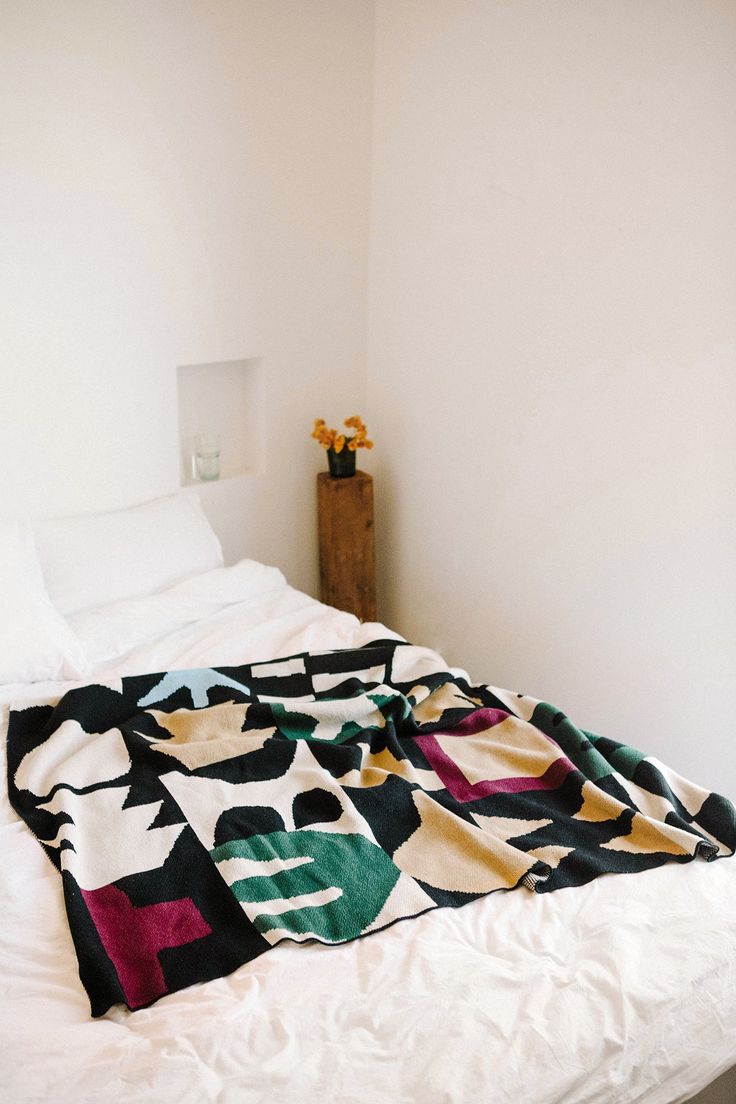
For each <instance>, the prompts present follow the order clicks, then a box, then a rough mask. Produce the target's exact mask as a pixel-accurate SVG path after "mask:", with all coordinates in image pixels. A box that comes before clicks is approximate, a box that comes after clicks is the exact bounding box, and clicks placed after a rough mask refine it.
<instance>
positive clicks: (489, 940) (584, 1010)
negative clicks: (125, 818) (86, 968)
mask: <svg viewBox="0 0 736 1104" xmlns="http://www.w3.org/2000/svg"><path fill="white" fill-rule="evenodd" d="M377 635H381V636H386V635H388V634H387V633H386V630H385V629H383V628H382V627H379V628H378V629H377V627H376V626H367V627H365V626H361V625H359V624H358V622H357V621H355V619H354V618H351V617H349V615H346V614H338V613H336V612H335V611H330V610H328V609H326V608H325V607H321V606H319V605H318V604H316V603H313V602H311V600H309V599H307V598H306V597H305V596H303V595H298V594H297V593H296V592H290V591H289V590H288V588H286V589H285V590H284V591H283V592H278V593H274V594H271V595H270V596H269V597H268V599H265V600H264V602H263V603H262V605H261V607H260V608H256V605H252V604H249V605H247V606H246V607H245V608H242V609H239V607H238V605H237V604H236V605H233V606H232V607H229V608H228V609H227V610H223V611H220V612H219V613H218V614H217V615H215V616H213V617H212V618H208V619H207V621H206V622H204V623H201V624H199V625H197V626H188V627H186V628H185V629H182V630H178V631H176V632H175V633H174V634H172V635H171V636H170V637H169V638H161V639H159V640H157V641H154V642H151V643H149V644H144V645H141V646H139V647H138V648H136V649H135V650H134V652H132V653H130V654H129V655H127V656H125V657H124V658H123V659H122V660H116V661H115V664H116V666H115V665H111V666H109V667H107V668H106V669H101V670H100V671H98V672H95V674H96V676H97V677H110V676H111V675H114V674H115V673H116V672H117V673H133V672H134V671H144V670H148V671H157V670H162V669H165V668H167V667H189V666H198V665H203V664H207V663H212V662H215V660H217V661H218V662H230V663H237V662H246V661H249V660H255V659H257V658H259V657H261V656H263V655H266V654H270V655H279V654H280V655H290V654H293V653H294V652H297V651H301V650H307V649H309V648H320V647H321V648H329V647H354V646H357V645H361V644H364V643H366V642H367V641H369V640H370V639H372V638H375V637H376V636H377ZM67 688H68V684H65V685H58V684H56V685H49V686H38V687H33V688H29V689H28V691H27V692H26V693H25V695H24V694H22V693H21V695H20V699H21V700H28V698H29V697H32V696H35V698H36V700H39V699H40V700H44V699H46V698H48V697H49V696H50V695H52V694H56V695H60V694H61V693H62V692H63V691H64V690H66V689H67ZM16 696H18V695H17V693H16ZM6 700H7V698H6ZM0 841H1V842H2V847H3V855H4V862H3V874H4V906H5V907H4V918H3V919H4V922H3V924H2V925H0V961H2V967H3V968H2V971H0V996H2V998H3V999H2V1000H0V1022H1V1024H2V1038H3V1042H4V1046H3V1048H2V1058H0V1075H1V1076H2V1085H3V1090H2V1097H3V1098H4V1099H7V1100H8V1101H11V1100H12V1101H14V1102H18V1104H26V1102H28V1104H30V1102H32V1101H33V1102H35V1101H39V1102H41V1101H43V1102H45V1101H47V1100H50V1099H53V1100H56V1101H59V1102H61V1104H67V1102H69V1104H71V1102H75V1104H77V1102H82V1104H87V1102H89V1104H92V1102H95V1101H99V1100H101V1099H104V1100H111V1101H120V1102H123V1101H125V1102H132V1104H138V1102H140V1104H143V1102H145V1104H150V1101H153V1100H155V1101H156V1102H161V1104H167V1102H168V1101H172V1102H173V1101H185V1102H191V1104H201V1102H203V1101H206V1102H209V1101H212V1102H223V1104H230V1102H232V1104H236V1102H237V1104H240V1102H245V1104H251V1102H252V1104H256V1102H259V1104H260V1102H261V1101H263V1102H264V1104H265V1102H266V1101H269V1102H270V1101H272V1100H274V1099H278V1100H279V1101H283V1102H285V1104H292V1102H294V1104H296V1102H297V1101H298V1102H299V1104H304V1102H307V1104H311V1102H314V1104H318V1102H319V1104H329V1102H333V1101H334V1102H335V1104H338V1102H340V1104H342V1102H344V1101H350V1102H356V1104H363V1102H365V1104H384V1102H385V1104H389V1102H391V1104H394V1102H398V1104H403V1102H405V1104H414V1102H416V1101H419V1100H421V1101H422V1102H425V1101H426V1102H427V1104H448V1102H455V1101H457V1102H458V1104H461V1102H462V1104H465V1102H467V1101H468V1100H489V1101H494V1102H496V1101H498V1102H499V1104H507V1102H509V1104H510V1102H512V1101H513V1102H514V1104H518V1102H519V1101H523V1102H524V1104H554V1102H560V1104H561V1102H565V1104H600V1102H602V1101H616V1102H617V1104H619V1102H620V1104H633V1102H634V1101H642V1102H646V1104H668V1102H674V1101H680V1100H685V1099H687V1098H688V1097H689V1096H692V1095H693V1094H694V1093H695V1092H696V1091H698V1090H699V1089H700V1088H701V1087H703V1086H704V1085H705V1084H706V1083H707V1082H709V1081H710V1080H712V1079H713V1078H714V1077H715V1076H717V1075H718V1074H719V1073H720V1072H721V1071H722V1070H723V1069H725V1068H727V1067H728V1066H729V1065H731V1064H733V1063H734V1061H736V866H735V864H733V863H732V862H729V861H724V862H718V863H715V864H693V865H691V867H690V868H689V869H688V871H687V876H686V877H683V871H682V870H680V869H678V868H676V867H662V868H660V869H657V870H651V871H647V872H645V873H641V874H637V875H636V876H635V877H633V878H631V879H626V881H627V883H629V884H630V885H631V887H632V892H631V893H630V894H627V895H626V898H625V900H624V899H622V896H621V893H620V882H621V880H622V879H618V878H615V877H602V878H599V879H597V880H596V881H595V882H592V883H590V884H589V885H585V886H582V887H578V888H575V889H565V890H562V891H561V892H559V893H557V894H549V895H538V894H530V893H523V894H522V893H497V894H493V895H491V896H489V897H485V898H482V899H480V900H477V901H475V902H472V903H470V904H468V905H467V906H465V907H464V908H462V909H458V910H451V909H438V910H436V911H434V912H432V913H429V914H427V915H425V916H422V917H419V918H418V919H416V920H415V921H413V922H412V923H411V924H410V925H407V924H397V925H395V926H394V927H392V928H389V929H388V930H386V931H385V932H383V933H382V934H381V936H380V938H375V939H373V938H372V939H364V940H358V941H356V942H353V943H350V944H346V945H344V946H339V947H322V946H319V945H309V946H305V947H294V946H290V945H288V944H282V945H280V946H278V947H276V948H275V949H274V950H273V951H271V952H270V953H269V954H268V955H265V956H262V957H261V958H259V959H257V960H256V961H255V962H254V963H252V964H250V965H249V966H246V967H243V968H242V969H240V970H237V971H236V972H235V973H233V974H231V975H230V976H229V977H227V978H223V979H219V980H215V981H211V982H208V983H206V984H203V985H198V986H195V987H192V988H189V989H187V990H184V991H182V992H179V993H175V994H173V995H171V996H170V997H167V998H166V1000H165V1001H162V1002H159V1003H158V1004H157V1005H155V1006H153V1007H152V1008H150V1009H144V1010H142V1011H140V1012H137V1013H135V1015H131V1014H130V1013H128V1012H126V1011H124V1010H122V1009H121V1008H120V1007H118V1008H116V1009H115V1010H113V1011H112V1012H111V1013H110V1014H108V1016H107V1017H105V1018H104V1019H101V1020H97V1021H90V1019H89V1009H88V1004H87V1001H86V997H85V995H84V993H83V991H82V990H81V988H80V986H79V979H78V975H77V968H76V961H75V956H74V951H73V947H72V944H71V941H70V938H69V934H68V929H67V928H66V921H65V918H64V910H63V901H62V898H61V893H60V889H59V884H58V875H57V874H56V872H55V871H54V870H53V868H52V867H51V865H50V864H49V862H48V860H47V859H46V857H45V856H44V854H43V853H42V851H41V849H40V848H39V846H38V843H37V842H36V841H35V840H34V839H33V838H32V836H31V835H30V833H29V832H28V830H27V828H26V827H25V825H23V824H22V823H21V822H20V821H19V820H18V819H17V817H16V816H15V814H14V813H13V812H12V810H11V809H10V807H9V805H8V802H7V796H6V795H5V794H3V797H2V803H1V805H0Z"/></svg>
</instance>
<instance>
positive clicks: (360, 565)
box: [317, 471, 376, 621]
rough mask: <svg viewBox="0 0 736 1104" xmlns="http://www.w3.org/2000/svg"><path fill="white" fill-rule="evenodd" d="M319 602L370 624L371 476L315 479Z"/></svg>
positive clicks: (373, 599) (372, 583) (373, 556)
mask: <svg viewBox="0 0 736 1104" xmlns="http://www.w3.org/2000/svg"><path fill="white" fill-rule="evenodd" d="M317 519H318V525H319V577H320V599H321V601H323V602H324V603H325V604H326V605H328V606H337V608H338V609H343V610H347V611H348V612H349V613H354V614H355V616H356V617H359V618H360V620H361V621H375V620H376V551H375V538H374V530H373V478H372V476H370V475H368V474H367V473H366V472H362V471H356V473H355V475H353V476H349V477H348V478H346V479H334V478H333V477H332V476H331V475H330V474H329V473H328V472H320V473H319V475H318V476H317Z"/></svg>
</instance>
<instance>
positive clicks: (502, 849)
mask: <svg viewBox="0 0 736 1104" xmlns="http://www.w3.org/2000/svg"><path fill="white" fill-rule="evenodd" d="M8 771H9V792H10V797H11V801H12V803H13V805H14V807H15V808H16V810H17V811H18V813H19V814H20V815H21V816H22V817H23V818H24V820H25V821H26V822H27V823H28V825H29V826H30V828H31V829H32V830H33V832H34V833H35V835H36V836H37V837H38V839H39V840H40V842H41V843H42V844H43V846H44V848H45V850H46V852H47V854H48V856H49V857H50V859H51V860H52V862H53V863H54V865H55V866H56V867H57V869H58V870H59V872H60V874H61V877H62V880H63V888H64V897H65V903H66V909H67V913H68V918H69V924H70V927H71V933H72V937H73V939H74V944H75V947H76V951H77V956H78V958H79V969H80V977H81V980H82V983H83V985H84V986H85V988H86V990H87V992H88V994H89V998H90V1003H91V1008H92V1014H93V1015H95V1016H97V1015H101V1014H103V1013H104V1012H105V1011H106V1010H107V1009H108V1008H109V1007H110V1006H111V1005H112V1004H115V1003H118V1002H124V1003H125V1004H127V1006H128V1008H130V1009H137V1008H142V1007H144V1006H145V1005H148V1004H150V1003H151V1002H153V1001H155V1000H157V999H158V998H159V997H161V996H162V995H163V994H165V993H170V992H173V991H175V990H177V989H181V988H183V987H184V986H187V985H191V984H193V983H194V982H198V981H205V980H208V979H210V978H214V977H220V976H224V975H225V974H227V973H229V972H231V971H232V970H234V969H235V968H237V967H238V966H240V965H241V964H242V963H244V962H247V961H249V960H251V959H253V958H255V957H256V956H258V955H260V954H262V953H263V952H264V951H267V950H268V949H269V948H270V947H272V946H273V945H274V944H276V943H278V942H279V941H281V940H283V939H290V940H294V941H296V942H302V941H305V940H319V941H321V942H324V943H341V942H344V941H346V940H351V939H355V938H357V937H358V936H362V935H366V934H367V933H369V932H374V931H377V930H378V929H380V928H383V927H385V926H386V925H388V924H392V923H393V922H394V921H396V920H399V919H403V918H406V917H411V916H417V915H419V914H420V913H423V912H426V911H427V910H428V909H434V908H437V907H438V906H447V905H450V906H458V905H461V904H463V903H465V902H467V901H471V900H473V899H474V898H477V897H480V896H482V895H484V894H487V893H491V892H493V891H494V890H499V889H512V888H514V887H517V886H525V887H526V888H527V889H530V890H535V891H536V892H538V893H539V892H548V891H550V890H555V889H560V888H562V887H565V886H574V885H581V884H583V883H585V882H588V881H590V880H591V879H593V878H595V877H597V876H598V875H600V874H605V873H612V872H622V871H638V870H644V869H647V868H649V867H653V866H658V865H660V864H662V863H664V862H687V861H689V860H691V859H692V858H694V857H695V856H696V855H700V856H702V857H704V858H706V859H713V858H716V857H717V856H719V855H726V854H731V853H733V851H734V848H735V847H736V814H735V812H734V808H733V806H732V805H731V804H730V803H729V802H728V801H726V800H725V799H724V798H722V797H719V796H717V795H716V794H711V793H707V792H706V791H704V790H701V789H699V788H698V787H696V786H694V785H692V784H691V783H689V782H685V781H684V780H682V779H680V778H679V777H678V776H676V775H674V774H672V772H670V771H668V770H667V768H666V767H664V766H662V765H661V764H658V763H656V762H655V761H654V760H651V759H647V758H646V757H645V756H643V755H642V754H641V753H640V752H638V751H635V750H634V749H633V748H631V747H627V746H625V745H622V744H619V743H615V742H614V741H612V740H608V739H604V738H602V737H598V736H594V735H593V734H591V733H588V732H583V731H581V730H580V729H578V728H576V727H575V726H574V725H573V724H572V723H571V722H570V721H569V720H568V718H567V717H566V716H565V715H564V714H562V713H560V712H558V711H557V710H556V709H554V708H552V707H551V706H550V705H547V704H545V703H540V702H537V701H534V700H532V699H530V698H527V697H524V696H521V695H515V694H511V693H509V692H508V691H504V690H499V689H495V688H491V687H488V686H473V685H470V684H469V683H468V681H467V679H466V678H465V677H463V676H462V675H461V674H459V673H457V672H454V673H453V672H451V671H448V670H443V669H442V666H441V661H440V660H439V657H438V656H437V655H436V654H435V653H433V652H429V651H426V650H424V649H420V648H415V647H413V646H412V645H409V644H404V643H397V642H395V641H390V642H377V643H374V644H371V645H368V646H366V647H364V648H360V649H356V650H350V651H333V652H327V653H321V654H304V655H299V656H294V657H292V658H290V659H281V660H275V661H272V662H267V663H256V664H250V665H247V666H242V667H220V668H217V669H208V670H193V671H172V672H169V673H166V674H156V675H142V676H136V677H130V678H123V679H120V680H118V681H117V682H115V683H108V684H105V685H95V686H87V687H84V688H82V689H76V690H72V691H70V692H69V693H67V694H66V695H65V696H64V697H63V698H62V699H61V701H59V703H58V704H57V705H56V706H53V705H44V706H35V707H30V708H27V709H23V710H18V711H15V712H13V713H12V714H11V718H10V725H9V732H8Z"/></svg>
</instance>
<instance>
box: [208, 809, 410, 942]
mask: <svg viewBox="0 0 736 1104" xmlns="http://www.w3.org/2000/svg"><path fill="white" fill-rule="evenodd" d="M211 855H212V858H213V859H214V861H215V862H216V863H221V862H223V861H225V860H227V859H246V860H250V861H251V862H256V863H269V864H271V863H273V861H274V860H281V861H284V862H290V863H293V862H294V860H302V861H301V862H299V863H298V865H290V866H288V867H287V868H286V869H281V870H277V871H275V872H273V873H268V872H265V873H263V874H252V875H250V876H249V877H246V878H239V879H238V880H236V881H234V882H233V883H232V884H231V885H230V889H231V890H232V892H233V893H234V894H235V896H236V897H237V899H238V900H239V901H240V902H241V903H244V904H255V905H257V904H259V903H266V902H278V903H279V905H280V906H283V905H286V904H287V903H288V901H289V900H290V899H291V898H305V897H308V896H310V895H316V894H320V895H322V896H323V897H324V898H326V899H325V900H324V901H323V902H322V903H310V902H309V901H308V900H307V901H305V900H302V901H300V902H299V903H295V905H294V907H293V908H287V909H285V910H284V911H279V912H278V913H271V912H268V911H267V910H264V911H263V912H258V911H257V910H254V909H251V908H248V909H246V912H247V913H248V915H249V917H250V919H252V921H253V923H254V924H255V926H256V928H257V929H258V930H259V931H260V932H265V931H269V930H272V929H274V928H284V929H285V930H286V931H290V932H294V933H295V934H300V935H304V934H312V935H314V936H316V938H317V939H323V940H325V942H328V943H341V942H343V941H344V940H348V939H355V938H356V937H357V936H359V935H361V934H362V933H363V932H364V931H365V930H366V928H367V927H368V926H369V925H370V924H372V923H373V921H374V920H375V919H376V917H377V916H378V914H379V913H380V911H381V909H382V908H383V906H384V905H385V903H386V900H387V899H388V896H389V894H390V893H391V891H392V889H393V888H394V886H395V885H396V882H397V881H398V879H399V873H400V872H399V870H398V868H397V867H396V866H395V865H394V863H393V862H392V860H391V859H390V858H389V856H388V855H387V854H386V852H385V851H384V850H383V849H382V848H381V847H378V846H377V845H376V844H375V843H372V842H371V841H370V840H369V839H366V837H365V836H362V835H360V834H358V833H347V834H343V833H338V832H316V831H314V830H310V829H301V830H300V831H297V832H270V833H268V834H267V835H261V836H251V837H249V838H248V839H238V840H229V841H228V842H227V843H223V844H221V845H220V846H219V847H216V848H215V849H214V851H212V852H211Z"/></svg>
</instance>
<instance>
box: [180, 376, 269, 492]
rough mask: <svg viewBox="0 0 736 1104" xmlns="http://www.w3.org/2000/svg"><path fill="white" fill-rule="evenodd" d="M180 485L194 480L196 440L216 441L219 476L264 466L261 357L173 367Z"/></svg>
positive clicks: (196, 479)
mask: <svg viewBox="0 0 736 1104" xmlns="http://www.w3.org/2000/svg"><path fill="white" fill-rule="evenodd" d="M176 372H177V385H178V394H179V447H180V448H179V450H180V455H181V485H182V487H188V486H191V485H192V484H193V483H197V484H198V483H199V482H200V479H199V478H198V476H197V471H196V465H195V452H196V442H197V438H198V437H201V436H207V437H210V438H211V437H216V438H217V439H218V440H219V444H220V479H229V478H232V477H233V476H237V475H245V474H246V473H248V472H259V471H262V470H263V468H264V456H265V439H266V433H265V424H264V423H265V402H264V380H263V361H262V359H261V358H260V357H248V358H245V359H243V360H225V361H217V362H214V363H212V364H183V365H180V366H179V367H178V368H177V370H176Z"/></svg>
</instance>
